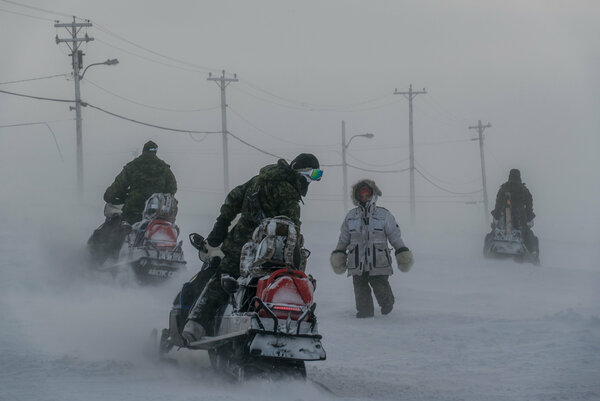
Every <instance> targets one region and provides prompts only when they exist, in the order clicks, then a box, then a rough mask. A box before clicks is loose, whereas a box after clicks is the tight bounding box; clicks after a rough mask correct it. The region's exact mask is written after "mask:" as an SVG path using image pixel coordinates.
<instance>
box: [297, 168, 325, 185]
mask: <svg viewBox="0 0 600 401" xmlns="http://www.w3.org/2000/svg"><path fill="white" fill-rule="evenodd" d="M298 172H299V173H300V174H301V175H303V176H304V178H306V181H308V182H310V181H320V180H321V177H323V170H321V169H319V168H306V169H303V170H300V171H298Z"/></svg>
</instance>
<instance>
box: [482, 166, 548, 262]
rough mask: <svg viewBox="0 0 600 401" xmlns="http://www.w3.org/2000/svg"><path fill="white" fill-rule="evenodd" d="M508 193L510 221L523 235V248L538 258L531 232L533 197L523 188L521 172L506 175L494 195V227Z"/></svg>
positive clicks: (513, 171) (533, 216)
mask: <svg viewBox="0 0 600 401" xmlns="http://www.w3.org/2000/svg"><path fill="white" fill-rule="evenodd" d="M507 192H508V193H510V202H511V211H512V216H511V221H512V222H513V225H514V227H515V228H520V229H521V231H522V233H523V241H524V242H525V247H527V249H528V250H529V252H531V254H532V255H533V256H534V257H536V258H537V257H539V244H538V238H537V237H536V236H535V235H534V234H533V231H531V227H533V219H534V218H535V213H534V212H533V197H532V196H531V192H529V189H527V187H526V186H525V183H523V182H521V172H520V171H519V170H518V169H516V168H513V169H512V170H510V172H509V173H508V181H506V182H505V183H504V184H502V185H501V186H500V189H499V190H498V194H497V195H496V207H495V208H494V210H492V212H491V213H492V216H493V217H494V223H493V224H494V225H496V224H497V223H498V220H499V219H500V217H501V216H502V213H503V212H504V208H505V207H506V193H507Z"/></svg>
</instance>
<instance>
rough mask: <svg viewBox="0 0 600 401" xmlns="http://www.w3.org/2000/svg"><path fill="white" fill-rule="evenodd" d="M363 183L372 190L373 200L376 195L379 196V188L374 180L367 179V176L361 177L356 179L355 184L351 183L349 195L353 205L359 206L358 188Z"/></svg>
mask: <svg viewBox="0 0 600 401" xmlns="http://www.w3.org/2000/svg"><path fill="white" fill-rule="evenodd" d="M363 185H368V186H369V187H370V188H371V189H372V190H373V200H375V199H376V197H380V196H381V190H380V189H379V187H378V186H377V184H375V181H373V180H369V179H367V178H365V179H362V180H360V181H358V182H357V183H356V184H354V185H352V189H351V192H350V197H351V198H352V203H354V205H356V206H360V200H359V198H358V189H359V188H360V187H362V186H363Z"/></svg>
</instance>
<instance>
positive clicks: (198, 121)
mask: <svg viewBox="0 0 600 401" xmlns="http://www.w3.org/2000/svg"><path fill="white" fill-rule="evenodd" d="M24 6H27V7H24ZM72 15H75V16H77V17H78V18H82V19H89V20H91V22H92V24H93V26H92V27H91V28H87V29H86V30H83V31H82V33H83V32H85V31H87V34H88V35H89V36H90V37H93V38H94V39H95V40H94V41H91V42H89V43H87V44H85V45H83V46H82V49H83V50H84V53H85V56H84V66H87V65H89V64H91V63H95V62H102V61H104V60H106V59H109V58H117V59H118V60H119V64H118V65H116V66H104V65H100V66H94V67H92V68H90V69H89V70H88V71H87V72H86V75H85V78H84V80H83V81H82V84H81V91H82V99H83V100H84V101H86V102H88V103H90V104H92V105H94V106H97V107H100V108H103V109H105V110H107V111H110V112H113V113H116V114H119V115H122V116H125V117H128V118H131V119H135V120H139V121H143V122H147V123H151V124H155V125H160V126H165V127H172V128H178V129H183V130H198V131H219V130H220V129H221V114H220V110H219V105H220V93H219V88H218V87H217V85H216V84H215V83H214V82H210V81H207V79H206V78H207V77H208V73H209V72H212V73H213V76H214V74H220V71H221V70H222V69H225V70H226V71H227V75H228V76H232V75H231V74H233V73H236V74H237V77H238V78H239V82H234V83H231V84H230V85H229V86H228V87H227V103H228V105H229V108H228V128H229V131H231V132H232V133H233V134H235V135H237V136H239V137H240V138H242V139H243V140H245V141H247V142H249V143H251V144H253V145H255V146H257V147H259V148H261V149H263V150H265V151H267V152H270V153H273V154H276V155H278V156H282V157H285V158H287V159H288V160H289V159H291V158H293V157H294V156H295V155H296V154H298V153H299V152H312V153H315V154H316V155H317V156H318V157H319V160H320V161H321V163H322V164H325V165H339V164H340V163H341V121H342V120H345V121H346V127H347V137H348V138H349V137H351V136H352V135H356V134H363V133H365V132H372V133H374V134H375V137H374V138H373V139H365V138H355V139H354V140H353V141H352V143H351V145H350V146H349V148H348V162H349V163H351V164H353V165H355V166H359V167H361V168H365V169H371V170H379V171H389V170H402V169H405V168H406V167H408V160H407V158H408V100H407V99H406V98H405V97H404V96H400V95H393V92H394V90H395V88H398V90H400V91H406V90H408V87H409V85H410V84H412V85H413V89H415V90H422V89H423V88H425V89H426V91H427V94H422V95H418V96H416V97H415V99H414V136H415V159H416V163H417V168H419V171H421V173H422V174H423V175H425V176H426V177H427V179H428V180H429V181H427V180H426V179H425V178H423V177H421V176H419V175H417V177H416V194H417V199H418V201H419V203H418V204H417V212H418V216H419V217H420V219H421V221H423V220H427V219H431V221H436V222H440V221H444V220H446V219H445V216H447V215H448V214H456V215H458V216H471V217H473V216H477V218H478V219H480V220H481V222H482V221H483V218H482V216H483V209H482V205H481V204H477V205H470V204H465V203H463V202H464V201H465V200H476V201H480V200H481V199H482V195H481V193H480V192H479V193H476V194H474V195H460V194H461V193H469V192H474V191H478V190H480V189H481V168H480V156H479V146H478V142H476V141H471V140H470V139H471V138H474V137H476V132H475V131H474V130H470V129H469V128H468V127H469V126H472V125H476V124H477V121H478V120H482V122H483V123H484V124H485V123H488V122H489V123H491V125H492V127H491V128H489V129H487V130H486V131H485V157H486V167H487V181H488V191H489V194H490V207H493V199H494V198H495V193H496V190H497V188H498V186H499V185H500V184H501V183H502V182H503V181H505V180H506V177H507V175H508V171H509V170H510V168H513V167H516V168H520V169H521V171H522V176H523V180H524V181H525V182H526V183H527V185H528V187H529V188H530V189H531V191H532V193H533V196H534V208H535V209H536V213H537V214H538V217H541V216H543V217H542V218H541V220H542V221H544V222H545V224H546V227H545V228H546V231H548V232H550V231H552V230H553V229H554V228H555V224H560V225H562V226H563V227H565V228H566V229H568V230H567V232H568V233H569V234H566V235H573V236H579V237H582V236H590V235H592V236H593V237H592V238H593V240H594V241H597V238H598V228H597V227H598V223H600V213H599V212H598V206H597V205H598V201H599V200H600V185H599V182H600V172H599V171H600V169H599V168H600V163H599V158H598V151H599V150H600V139H599V133H600V113H599V111H600V96H599V95H598V93H599V92H600V75H599V74H598V71H600V28H599V25H598V21H600V3H598V2H597V1H595V0H589V1H587V0H578V1H570V2H566V1H542V0H539V1H536V0H528V1H516V0H503V1H496V0H493V1H484V2H483V1H479V0H470V1H468V0H461V1H432V0H419V1H398V0H395V1H368V2H367V1H350V0H329V1H313V0H308V1H303V2H291V1H281V0H278V1H275V0H273V1H265V0H260V1H228V0H219V1H175V2H163V1H151V0H145V1H141V0H132V1H127V2H122V1H114V0H105V1H102V2H98V1H87V0H78V1H75V0H64V1H57V0H45V1H41V0H22V1H21V0H19V1H7V0H0V52H1V54H2V62H1V63H0V90H6V91H12V92H17V93H22V94H28V95H35V96H43V97H50V98H60V99H73V98H74V89H73V81H72V79H71V78H69V79H67V78H66V77H64V76H63V77H54V78H47V79H41V80H35V81H27V82H19V83H7V82H12V81H19V80H26V79H31V78H38V77H47V76H52V75H58V74H65V76H67V77H68V76H69V74H70V73H71V72H72V69H71V63H70V58H69V57H68V53H69V49H68V48H67V46H66V45H65V44H64V43H63V44H60V45H57V44H56V43H55V36H56V35H58V36H59V37H61V38H64V37H66V36H67V34H68V33H67V31H66V30H65V29H64V28H54V20H59V21H60V22H70V21H71V19H72V18H71V17H69V16H72ZM74 117H75V114H74V112H72V111H70V110H69V104H67V103H57V102H47V101H40V100H33V99H26V98H21V97H17V96H13V95H7V94H4V93H0V126H4V125H12V124H22V123H30V122H47V123H48V124H49V125H50V127H51V128H52V130H53V132H54V134H55V135H56V141H57V142H58V145H59V148H60V151H61V153H62V155H63V157H64V161H61V158H60V156H59V154H58V150H57V147H56V145H55V143H54V140H53V138H52V135H51V134H50V131H49V130H48V128H46V126H45V125H34V126H24V127H13V128H0V143H1V144H2V145H1V146H0V158H1V159H0V160H1V161H0V163H1V165H2V168H1V172H0V184H1V185H2V187H3V196H2V198H3V199H2V201H4V202H6V203H7V204H11V205H14V204H16V202H19V204H20V205H23V206H24V207H26V206H27V204H24V203H22V202H23V201H24V200H27V201H28V202H34V200H32V198H35V199H36V200H37V201H39V197H40V194H42V193H43V194H49V195H48V196H52V197H57V198H60V197H64V198H67V199H74V198H75V193H76V191H75V189H76V187H75V184H76V180H75V122H74ZM83 119H84V120H83V138H84V166H85V171H84V174H85V197H84V200H85V202H86V204H87V205H89V206H90V207H93V208H96V209H98V214H99V215H100V212H101V207H102V199H101V196H102V193H103V191H104V189H105V188H106V186H108V185H109V184H110V183H111V182H112V180H113V178H114V176H115V175H116V174H117V173H118V172H119V171H120V169H121V168H122V166H123V165H124V164H125V163H127V162H128V161H129V160H131V159H132V158H133V155H134V154H135V153H136V152H139V151H140V150H141V147H142V145H143V143H144V142H145V141H146V140H148V139H153V140H155V141H156V142H157V143H158V144H159V157H161V158H163V159H164V160H166V161H167V162H168V163H169V164H171V166H172V168H173V171H174V172H175V174H176V176H177V178H178V181H179V187H180V192H179V194H178V197H179V199H180V201H181V205H180V206H182V207H184V208H185V209H187V211H188V212H189V213H195V212H196V209H197V213H201V214H208V215H211V214H212V215H215V216H216V213H217V210H218V207H219V205H220V202H221V201H222V199H223V171H222V163H223V162H222V153H221V152H222V144H221V136H220V134H217V135H207V136H205V135H202V134H194V135H193V136H191V135H189V134H186V133H176V132H169V131H164V130H159V129H155V128H150V127H145V126H142V125H139V124H135V123H132V122H128V121H125V120H121V119H118V118H115V117H113V116H110V115H108V114H105V113H103V112H101V111H99V110H96V109H92V108H90V107H87V108H84V109H83ZM229 151H230V163H231V165H230V184H231V186H235V185H237V184H240V183H242V182H244V181H245V180H247V179H248V178H250V177H251V176H252V175H254V174H256V172H257V171H258V169H259V168H260V167H261V166H263V165H265V164H267V163H271V162H274V161H275V160H276V159H275V158H274V157H271V156H268V155H266V154H262V153H260V152H258V151H256V150H254V149H252V148H250V147H247V146H246V145H244V144H242V143H240V142H238V141H236V140H235V139H234V138H230V139H229ZM349 177H350V181H351V183H352V182H354V181H356V180H357V179H359V178H363V177H370V178H374V179H375V180H376V181H377V182H378V183H379V184H380V186H381V188H382V190H383V194H384V195H383V197H382V198H381V200H380V204H381V205H383V206H386V207H388V208H389V209H390V210H392V211H393V212H394V214H396V215H397V216H398V217H399V220H401V221H407V220H408V219H407V217H408V216H409V204H408V203H407V201H408V194H409V192H408V191H409V187H408V173H407V172H403V173H374V172H365V171H359V170H356V169H352V168H350V170H349ZM432 183H433V184H435V185H437V187H436V186H434V185H433V184H432ZM440 187H441V188H443V189H440ZM50 194H51V195H50ZM58 194H59V195H58ZM341 194H342V174H341V168H340V167H338V166H330V167H325V176H324V179H323V180H322V181H321V182H319V183H315V184H311V188H310V189H309V197H308V199H307V201H306V205H305V206H304V210H303V214H304V215H305V216H308V217H309V218H310V217H312V218H320V217H321V216H325V214H324V213H322V212H323V211H332V212H333V213H328V214H327V218H333V219H341V216H342V212H341V209H342V200H341ZM316 210H318V211H319V212H316ZM473 218H474V217H473ZM538 220H540V218H538ZM540 225H541V224H537V226H540ZM540 229H542V230H543V229H544V226H543V225H541V228H540ZM579 237H578V238H579Z"/></svg>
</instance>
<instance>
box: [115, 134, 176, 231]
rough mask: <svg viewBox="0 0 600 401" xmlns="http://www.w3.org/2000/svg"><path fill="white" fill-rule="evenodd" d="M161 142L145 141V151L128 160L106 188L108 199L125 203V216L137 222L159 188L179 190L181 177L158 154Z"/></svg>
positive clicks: (172, 192)
mask: <svg viewBox="0 0 600 401" xmlns="http://www.w3.org/2000/svg"><path fill="white" fill-rule="evenodd" d="M157 150H158V145H157V144H156V143H154V142H152V141H148V142H146V143H145V144H144V149H143V151H142V154H141V155H140V156H139V157H137V158H135V159H134V160H132V161H131V162H129V163H127V165H125V167H123V170H122V171H121V172H120V173H119V175H117V177H116V178H115V181H114V182H113V183H112V185H111V186H109V187H108V188H107V189H106V192H104V201H105V202H107V203H110V204H114V205H121V204H124V206H123V219H124V220H125V221H127V222H128V223H129V224H133V223H135V222H138V221H140V220H141V219H142V212H143V211H144V205H145V203H146V200H147V199H148V197H150V195H152V194H153V193H157V192H162V193H169V194H175V192H177V181H176V180H175V176H174V175H173V173H172V172H171V168H170V166H169V165H168V164H167V163H165V162H164V161H162V160H161V159H159V158H158V157H157V156H156V151H157Z"/></svg>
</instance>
